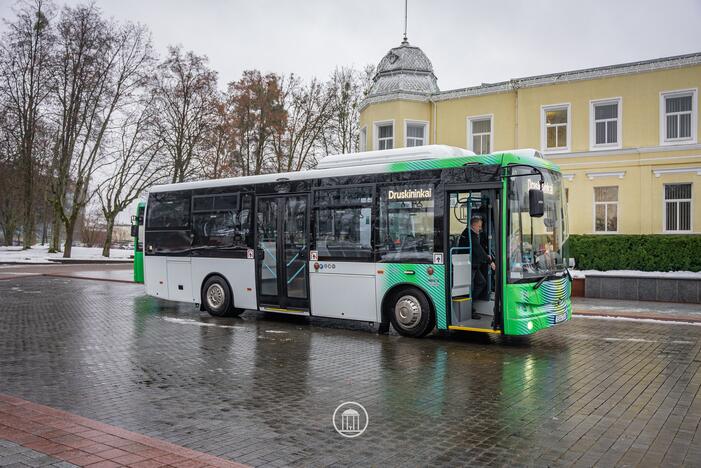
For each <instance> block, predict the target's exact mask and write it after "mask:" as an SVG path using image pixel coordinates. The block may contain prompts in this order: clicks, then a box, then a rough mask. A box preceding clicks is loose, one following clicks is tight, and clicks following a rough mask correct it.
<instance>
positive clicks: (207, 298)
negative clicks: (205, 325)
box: [202, 275, 243, 317]
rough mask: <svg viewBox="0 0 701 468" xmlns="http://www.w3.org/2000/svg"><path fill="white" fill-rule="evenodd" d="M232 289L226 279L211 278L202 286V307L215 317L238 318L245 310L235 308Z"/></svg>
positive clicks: (215, 276)
mask: <svg viewBox="0 0 701 468" xmlns="http://www.w3.org/2000/svg"><path fill="white" fill-rule="evenodd" d="M233 299H234V298H233V295H232V294H231V288H229V285H228V283H227V282H226V280H225V279H224V278H222V277H221V276H218V275H214V276H211V277H210V278H208V279H207V281H205V283H204V285H203V286H202V305H203V306H204V309H205V310H206V311H207V312H208V313H209V315H212V316H214V317H236V316H237V315H241V313H242V312H243V309H238V308H236V307H234V300H233Z"/></svg>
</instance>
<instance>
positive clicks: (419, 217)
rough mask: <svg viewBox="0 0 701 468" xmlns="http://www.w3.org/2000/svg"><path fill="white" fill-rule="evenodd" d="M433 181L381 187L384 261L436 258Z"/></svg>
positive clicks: (423, 260)
mask: <svg viewBox="0 0 701 468" xmlns="http://www.w3.org/2000/svg"><path fill="white" fill-rule="evenodd" d="M433 192H434V190H433V186H432V185H407V186H404V185H402V186H390V187H384V188H383V189H381V191H380V238H379V240H378V252H379V254H380V258H381V261H383V262H433V242H434V223H433V218H434V213H433V206H434V203H433V195H434V193H433Z"/></svg>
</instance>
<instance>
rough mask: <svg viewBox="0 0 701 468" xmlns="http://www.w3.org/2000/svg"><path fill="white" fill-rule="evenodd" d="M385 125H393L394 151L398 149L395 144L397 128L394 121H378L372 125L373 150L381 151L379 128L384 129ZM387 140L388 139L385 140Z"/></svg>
mask: <svg viewBox="0 0 701 468" xmlns="http://www.w3.org/2000/svg"><path fill="white" fill-rule="evenodd" d="M385 125H391V126H392V149H394V148H396V147H397V145H396V144H395V142H396V141H397V128H396V126H395V125H394V119H390V120H377V121H375V122H373V123H372V130H373V132H372V149H374V150H379V149H380V138H379V135H380V131H379V128H380V127H383V126H385ZM385 139H386V138H385Z"/></svg>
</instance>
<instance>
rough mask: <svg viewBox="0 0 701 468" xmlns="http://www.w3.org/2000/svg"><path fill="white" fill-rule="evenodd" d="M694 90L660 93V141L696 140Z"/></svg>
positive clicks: (693, 141)
mask: <svg viewBox="0 0 701 468" xmlns="http://www.w3.org/2000/svg"><path fill="white" fill-rule="evenodd" d="M697 112H698V111H697V109H696V90H695V89H694V90H686V91H674V92H668V93H661V94H660V143H661V144H668V145H669V144H675V143H695V142H696V117H697Z"/></svg>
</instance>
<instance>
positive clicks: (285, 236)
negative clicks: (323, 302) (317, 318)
mask: <svg viewBox="0 0 701 468" xmlns="http://www.w3.org/2000/svg"><path fill="white" fill-rule="evenodd" d="M307 198H308V197H307V195H287V196H274V197H260V198H258V203H257V225H258V227H257V229H258V244H257V250H258V261H257V275H258V284H259V287H258V291H259V303H261V304H262V305H271V306H277V307H282V308H287V307H291V308H308V306H309V298H308V286H307V285H308V278H309V272H308V267H307V258H308V256H309V253H308V245H307V242H308V240H307V239H308V229H307V226H308V222H307V219H308V203H307Z"/></svg>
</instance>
